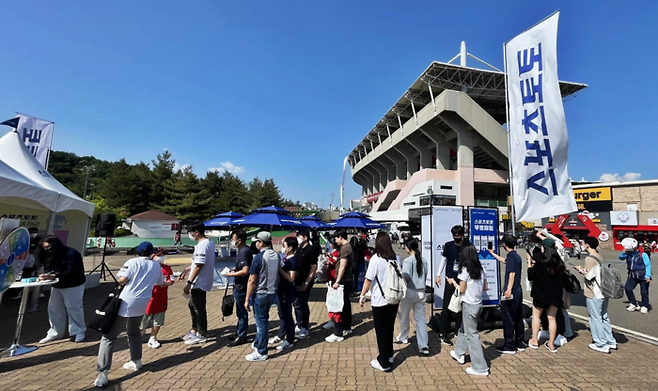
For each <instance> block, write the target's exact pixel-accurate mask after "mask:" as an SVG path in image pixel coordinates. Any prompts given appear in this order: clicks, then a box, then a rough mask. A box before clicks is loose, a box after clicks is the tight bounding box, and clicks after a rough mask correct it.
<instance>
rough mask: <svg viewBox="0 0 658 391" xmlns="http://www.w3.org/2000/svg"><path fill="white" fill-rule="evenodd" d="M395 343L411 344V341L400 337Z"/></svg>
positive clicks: (396, 338)
mask: <svg viewBox="0 0 658 391" xmlns="http://www.w3.org/2000/svg"><path fill="white" fill-rule="evenodd" d="M395 342H397V343H409V339H407V338H405V339H401V338H400V335H398V336H397V337H395Z"/></svg>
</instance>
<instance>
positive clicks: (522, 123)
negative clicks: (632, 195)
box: [505, 12, 578, 221]
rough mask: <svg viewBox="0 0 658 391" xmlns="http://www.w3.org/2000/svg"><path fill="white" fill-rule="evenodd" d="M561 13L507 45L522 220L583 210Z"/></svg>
mask: <svg viewBox="0 0 658 391" xmlns="http://www.w3.org/2000/svg"><path fill="white" fill-rule="evenodd" d="M559 16H560V14H559V12H556V13H555V14H553V15H551V16H550V17H548V18H547V19H545V20H544V21H542V22H541V23H539V24H537V25H536V26H534V27H532V28H531V29H529V30H527V31H526V32H524V33H522V34H521V35H518V36H517V37H515V38H514V39H512V40H511V41H509V42H508V43H507V44H505V72H506V74H507V81H508V83H507V97H508V102H509V103H508V104H509V122H508V124H507V127H508V131H509V138H510V151H509V159H510V166H511V169H512V177H513V181H512V185H513V190H514V206H515V211H516V219H517V221H524V220H532V219H537V218H541V217H546V216H554V215H559V214H564V213H570V212H573V211H575V210H577V209H578V208H577V206H576V201H575V200H574V198H573V189H572V188H571V181H570V180H569V174H568V172H567V152H568V149H569V138H568V135H567V124H566V120H565V117H564V108H563V106H562V95H561V94H560V86H559V80H558V76H557V24H558V18H559Z"/></svg>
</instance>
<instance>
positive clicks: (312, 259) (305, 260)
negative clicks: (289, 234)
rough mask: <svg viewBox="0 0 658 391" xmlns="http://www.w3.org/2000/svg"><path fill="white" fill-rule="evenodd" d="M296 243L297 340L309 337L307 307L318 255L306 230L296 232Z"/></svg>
mask: <svg viewBox="0 0 658 391" xmlns="http://www.w3.org/2000/svg"><path fill="white" fill-rule="evenodd" d="M297 242H298V243H299V247H298V248H297V252H296V253H295V258H296V259H297V276H296V277H295V286H296V287H297V292H296V296H295V302H294V304H293V305H294V307H295V320H296V321H297V326H296V327H295V333H296V334H297V338H299V339H304V338H306V337H308V335H309V332H308V325H309V321H310V315H311V311H310V309H309V306H308V298H309V296H310V294H311V290H312V289H313V282H314V281H315V272H316V271H317V269H318V254H317V252H316V251H315V249H314V248H313V246H312V245H311V244H310V243H309V231H308V230H299V231H297Z"/></svg>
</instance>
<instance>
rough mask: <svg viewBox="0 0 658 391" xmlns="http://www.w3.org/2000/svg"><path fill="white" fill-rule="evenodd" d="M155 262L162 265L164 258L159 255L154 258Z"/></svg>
mask: <svg viewBox="0 0 658 391" xmlns="http://www.w3.org/2000/svg"><path fill="white" fill-rule="evenodd" d="M155 260H156V261H158V263H159V264H161V265H162V264H163V263H164V260H165V257H164V256H162V255H160V256H159V257H155Z"/></svg>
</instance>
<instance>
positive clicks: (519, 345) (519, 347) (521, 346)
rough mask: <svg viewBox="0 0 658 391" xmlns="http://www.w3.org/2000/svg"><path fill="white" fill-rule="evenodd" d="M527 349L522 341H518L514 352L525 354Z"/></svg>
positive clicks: (526, 345)
mask: <svg viewBox="0 0 658 391" xmlns="http://www.w3.org/2000/svg"><path fill="white" fill-rule="evenodd" d="M529 347H530V346H528V344H527V343H525V342H524V341H519V342H517V343H516V350H517V351H519V352H525V350H526V349H527V348H529Z"/></svg>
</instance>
